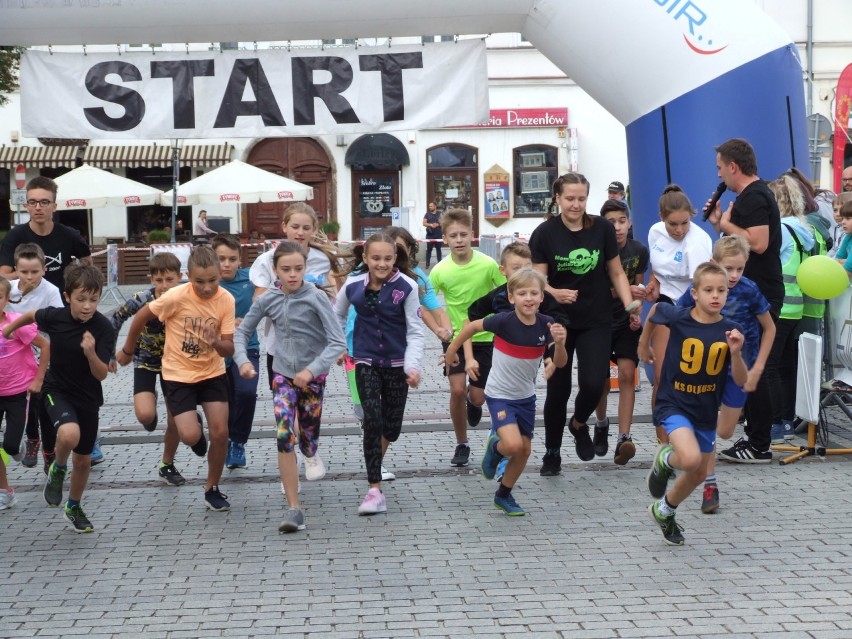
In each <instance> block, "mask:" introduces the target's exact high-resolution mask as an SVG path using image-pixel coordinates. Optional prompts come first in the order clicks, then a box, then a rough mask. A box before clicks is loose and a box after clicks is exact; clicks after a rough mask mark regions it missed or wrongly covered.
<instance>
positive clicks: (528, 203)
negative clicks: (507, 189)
mask: <svg viewBox="0 0 852 639" xmlns="http://www.w3.org/2000/svg"><path fill="white" fill-rule="evenodd" d="M512 155H513V171H514V196H515V217H542V216H543V215H544V213H545V212H546V210H547V205H548V204H549V203H550V199H551V196H550V186H551V184H553V182H554V180H556V173H557V149H556V147H555V146H545V145H543V144H536V145H529V146H522V147H517V148H516V149H514V151H513V154H512Z"/></svg>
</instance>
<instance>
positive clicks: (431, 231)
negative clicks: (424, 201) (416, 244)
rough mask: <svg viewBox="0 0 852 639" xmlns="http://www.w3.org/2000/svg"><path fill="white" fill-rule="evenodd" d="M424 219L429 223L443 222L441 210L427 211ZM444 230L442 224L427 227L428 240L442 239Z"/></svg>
mask: <svg viewBox="0 0 852 639" xmlns="http://www.w3.org/2000/svg"><path fill="white" fill-rule="evenodd" d="M423 219H424V220H426V222H428V223H429V224H440V223H441V212H440V211H435V212H434V213H432V212H431V211H427V212H426V215H424V216H423ZM443 234H444V232H443V230H441V227H440V226H437V227H435V228H432V227H431V226H429V227H426V239H427V240H440V239H441V237H443Z"/></svg>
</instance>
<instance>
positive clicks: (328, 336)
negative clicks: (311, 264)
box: [234, 283, 346, 378]
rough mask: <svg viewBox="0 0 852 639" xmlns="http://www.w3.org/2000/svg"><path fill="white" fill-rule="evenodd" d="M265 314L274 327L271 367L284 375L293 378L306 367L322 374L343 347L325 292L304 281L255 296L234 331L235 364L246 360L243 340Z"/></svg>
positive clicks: (343, 342) (342, 338) (314, 372)
mask: <svg viewBox="0 0 852 639" xmlns="http://www.w3.org/2000/svg"><path fill="white" fill-rule="evenodd" d="M264 317H268V318H269V319H270V321H271V322H272V324H273V326H274V330H275V352H274V353H273V354H272V355H273V360H272V370H273V371H275V372H276V373H280V374H281V375H284V377H289V378H293V377H295V375H296V373H298V372H299V371H301V370H304V369H306V368H307V369H308V370H309V371H311V373H313V375H314V377H317V376H319V375H324V374H326V373H328V369H329V368H330V367H331V365H332V364H333V363H334V361H335V360H336V359H337V358H338V357H340V355H342V354H343V353H344V352H345V351H346V340H345V339H344V337H343V331H342V330H341V329H340V324H339V323H338V321H337V317H336V316H335V314H334V309H333V308H332V306H331V301H330V300H329V299H328V295H326V294H325V293H324V292H323V291H321V290H320V289H318V288H317V287H316V286H315V285H313V284H309V283H304V284H302V288H300V289H299V290H298V291H296V292H295V293H284V292H283V291H281V290H280V289H277V288H273V289H270V290H269V292H267V293H265V294H264V295H261V296H260V297H258V298H257V299H256V300H254V302H253V303H252V305H251V309H249V312H248V314H246V316H245V317H244V318H243V321H242V322H241V323H240V325H239V326H238V327H237V331H236V333H235V334H234V361H235V362H236V363H237V365H238V366H242V365H243V364H246V363H248V361H249V359H248V356H247V355H246V343H247V342H248V339H249V336H250V335H251V334H252V333H253V332H254V331H255V329H256V328H257V325H258V323H260V320H261V318H264Z"/></svg>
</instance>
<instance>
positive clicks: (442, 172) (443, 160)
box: [426, 144, 479, 239]
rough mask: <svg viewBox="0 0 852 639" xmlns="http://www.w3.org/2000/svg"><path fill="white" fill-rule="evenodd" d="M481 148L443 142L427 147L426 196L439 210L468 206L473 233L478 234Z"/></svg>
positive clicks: (476, 236)
mask: <svg viewBox="0 0 852 639" xmlns="http://www.w3.org/2000/svg"><path fill="white" fill-rule="evenodd" d="M478 155H479V153H478V149H477V148H476V147H472V146H468V145H466V144H444V145H441V146H433V147H432V148H431V149H427V151H426V166H427V169H426V171H427V185H426V196H427V197H428V201H429V202H434V203H435V206H437V207H438V210H439V211H445V210H447V209H469V210H470V213H471V215H472V216H473V237H475V238H477V239H478V238H479V180H478V179H477V168H478V166H479V163H478V159H477V158H478Z"/></svg>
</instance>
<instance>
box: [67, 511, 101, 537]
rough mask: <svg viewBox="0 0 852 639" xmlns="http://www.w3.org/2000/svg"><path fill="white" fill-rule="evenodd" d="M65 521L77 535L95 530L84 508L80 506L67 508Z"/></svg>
mask: <svg viewBox="0 0 852 639" xmlns="http://www.w3.org/2000/svg"><path fill="white" fill-rule="evenodd" d="M65 521H67V522H68V525H69V526H71V530H73V531H74V532H76V533H90V532H94V530H95V527H94V526H92V522H90V521H89V518H88V517H86V513H84V512H83V507H82V506H80V504H77V505H76V506H66V507H65Z"/></svg>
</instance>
